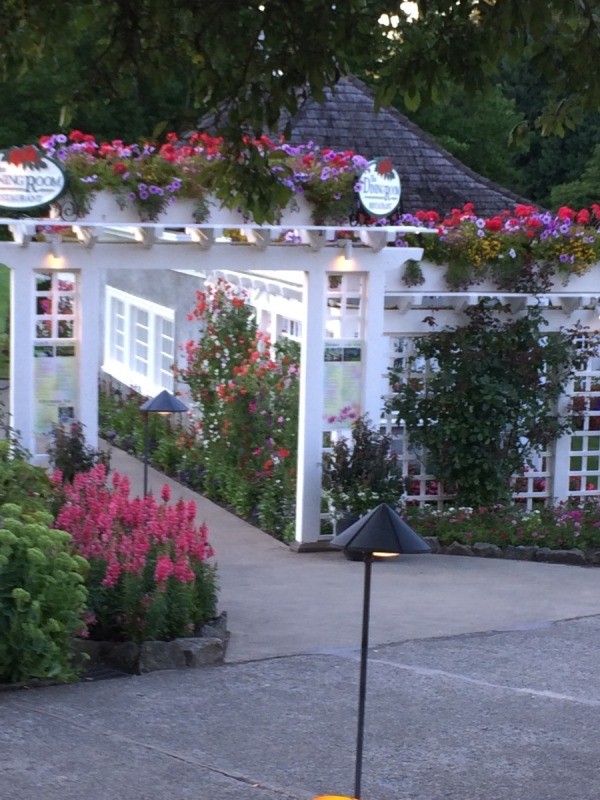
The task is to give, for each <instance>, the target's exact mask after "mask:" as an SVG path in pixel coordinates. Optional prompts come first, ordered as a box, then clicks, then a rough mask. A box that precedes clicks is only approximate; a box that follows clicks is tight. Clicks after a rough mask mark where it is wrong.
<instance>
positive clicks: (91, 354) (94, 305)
mask: <svg viewBox="0 0 600 800" xmlns="http://www.w3.org/2000/svg"><path fill="white" fill-rule="evenodd" d="M79 280H80V287H81V288H80V292H79V298H80V308H79V315H80V316H79V319H80V325H81V327H80V341H79V360H78V376H79V409H80V412H79V419H80V421H81V422H82V423H83V425H84V426H85V427H84V429H83V430H84V434H85V438H86V441H87V442H88V444H90V445H91V446H92V447H97V446H98V376H99V373H100V346H101V339H102V336H101V331H100V303H102V302H104V292H102V291H101V290H102V283H101V280H100V270H99V268H98V266H97V264H96V260H95V259H92V258H90V259H89V260H88V261H87V262H86V263H85V266H84V268H83V269H82V270H81V273H80V278H79Z"/></svg>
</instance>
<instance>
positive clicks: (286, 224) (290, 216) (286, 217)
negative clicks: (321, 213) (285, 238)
mask: <svg viewBox="0 0 600 800" xmlns="http://www.w3.org/2000/svg"><path fill="white" fill-rule="evenodd" d="M312 214H313V207H312V206H311V204H310V203H309V202H308V200H307V199H306V197H305V196H304V195H302V194H296V195H294V197H293V198H292V200H291V201H290V203H289V205H287V206H286V207H285V208H284V209H283V210H282V212H281V217H280V219H279V224H280V225H281V227H282V228H295V227H297V226H303V225H314V222H313V216H312Z"/></svg>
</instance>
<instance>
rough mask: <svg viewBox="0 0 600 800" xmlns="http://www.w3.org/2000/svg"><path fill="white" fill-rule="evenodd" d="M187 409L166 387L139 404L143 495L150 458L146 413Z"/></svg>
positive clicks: (145, 494)
mask: <svg viewBox="0 0 600 800" xmlns="http://www.w3.org/2000/svg"><path fill="white" fill-rule="evenodd" d="M187 410H188V407H187V406H186V405H185V403H182V402H181V400H178V399H177V398H176V397H174V396H173V395H172V394H171V393H170V392H168V391H167V390H166V389H164V390H163V391H162V392H161V393H160V394H157V395H156V397H153V398H152V399H151V400H146V402H145V403H143V404H142V405H141V406H140V411H141V412H142V414H143V415H144V497H147V495H148V461H149V460H150V431H149V426H148V414H149V413H150V412H151V411H152V412H154V413H156V414H180V413H181V412H182V411H187Z"/></svg>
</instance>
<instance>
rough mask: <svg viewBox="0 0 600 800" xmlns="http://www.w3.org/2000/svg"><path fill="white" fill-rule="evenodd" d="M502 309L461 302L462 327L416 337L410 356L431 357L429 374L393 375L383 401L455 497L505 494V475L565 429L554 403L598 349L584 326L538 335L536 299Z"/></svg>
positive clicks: (500, 498)
mask: <svg viewBox="0 0 600 800" xmlns="http://www.w3.org/2000/svg"><path fill="white" fill-rule="evenodd" d="M506 310H508V309H504V308H503V307H501V306H500V305H499V304H497V303H495V304H494V303H492V301H490V300H489V299H488V300H486V299H484V300H482V301H480V303H479V304H478V305H477V306H474V307H473V308H471V309H467V311H466V312H465V313H466V315H467V318H468V322H467V324H466V325H465V326H462V327H460V326H459V327H453V328H446V329H444V330H442V331H440V332H437V333H431V334H429V335H428V336H426V337H419V338H418V339H417V340H416V356H415V358H423V359H425V360H426V361H427V362H429V363H431V364H434V365H435V367H434V368H433V369H432V370H431V373H430V375H428V377H427V380H426V381H425V380H424V379H423V377H422V376H421V377H419V376H418V375H417V376H410V375H405V374H402V373H401V372H399V371H397V370H392V372H391V375H390V378H391V382H392V385H393V387H394V391H395V394H394V397H393V399H392V400H391V401H390V403H389V409H390V410H391V411H392V412H393V413H395V414H396V416H397V419H398V423H399V424H404V425H405V427H406V431H407V433H408V435H409V439H410V442H411V445H412V447H414V448H415V449H416V450H417V451H420V452H422V453H423V454H424V455H423V457H424V458H425V461H426V468H427V471H428V472H430V473H432V474H433V475H435V477H436V478H437V479H438V480H440V481H442V483H443V484H444V488H445V490H446V491H447V492H451V493H455V494H456V503H457V504H458V505H463V506H473V507H477V506H487V505H492V504H494V503H498V502H505V501H507V500H508V499H509V497H510V494H511V488H510V478H511V476H512V475H513V474H514V473H516V472H518V471H519V470H521V469H522V468H523V466H524V464H525V463H526V462H527V459H528V456H529V455H530V454H531V453H533V452H540V451H541V450H542V449H543V448H545V447H547V446H548V445H549V444H550V443H551V442H553V441H554V440H555V439H557V438H558V437H559V436H560V435H562V434H563V433H566V432H568V431H569V430H570V429H571V424H572V421H571V419H569V418H567V417H563V416H560V415H559V413H558V411H557V403H558V400H559V398H560V396H561V394H562V393H563V392H564V390H565V387H566V383H567V380H568V379H569V377H570V376H571V375H572V374H573V372H574V370H575V368H576V366H577V365H578V364H579V363H581V362H583V361H584V359H585V358H587V357H589V356H590V355H591V354H592V353H594V352H595V351H596V350H597V348H598V337H597V335H596V334H590V333H586V334H584V333H583V332H582V331H581V330H576V331H570V332H567V331H561V332H558V333H548V334H544V333H543V331H542V330H541V326H542V325H544V324H546V323H545V321H544V319H543V314H542V311H541V309H540V308H539V307H531V308H529V309H528V310H527V311H526V312H524V313H523V314H521V315H519V316H517V317H514V318H509V319H508V320H504V319H502V313H503V312H504V311H506ZM576 335H577V336H578V337H579V340H580V341H581V342H582V344H581V345H580V346H577V345H576V339H575V336H576Z"/></svg>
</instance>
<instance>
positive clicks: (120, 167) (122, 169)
mask: <svg viewBox="0 0 600 800" xmlns="http://www.w3.org/2000/svg"><path fill="white" fill-rule="evenodd" d="M113 172H114V173H115V175H124V174H125V173H126V172H127V164H124V163H123V162H122V161H117V163H116V164H113Z"/></svg>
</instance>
